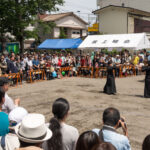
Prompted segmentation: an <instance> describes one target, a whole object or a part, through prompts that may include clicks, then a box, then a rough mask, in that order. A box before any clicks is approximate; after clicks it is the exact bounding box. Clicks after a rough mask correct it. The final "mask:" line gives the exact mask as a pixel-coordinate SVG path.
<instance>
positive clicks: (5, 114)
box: [0, 51, 150, 150]
mask: <svg viewBox="0 0 150 150" xmlns="http://www.w3.org/2000/svg"><path fill="white" fill-rule="evenodd" d="M144 52H145V51H141V52H140V53H138V54H137V55H135V56H133V58H131V56H130V54H129V52H128V51H125V52H124V53H123V54H124V55H116V56H109V55H105V54H103V53H95V54H94V53H92V54H91V56H90V55H89V54H87V55H86V56H81V55H77V56H73V55H70V54H67V55H66V56H65V55H63V54H60V55H56V54H53V55H51V54H47V53H45V54H37V53H35V54H27V53H25V54H24V55H23V56H20V55H15V54H14V53H12V54H11V55H10V56H7V55H5V56H4V55H2V56H1V63H0V67H1V74H6V73H17V72H20V73H22V74H23V75H25V74H26V73H27V72H28V71H29V70H36V69H43V68H46V67H47V66H48V67H49V68H50V67H53V68H54V70H55V69H57V68H60V67H65V66H73V67H80V66H93V67H94V68H96V67H97V66H99V67H101V66H102V65H103V67H104V66H107V63H108V62H109V61H112V62H113V63H114V65H116V66H117V65H119V64H123V63H131V64H133V65H136V66H137V67H138V66H142V65H144V61H145V60H148V59H149V56H148V53H144ZM123 61H124V62H123ZM37 78H38V76H37ZM8 84H9V80H8V78H5V77H0V150H14V149H18V150H19V149H26V150H30V149H35V150H36V149H37V150H39V149H40V148H42V149H44V150H130V149H131V146H130V142H129V139H128V129H127V125H126V123H125V119H124V118H122V117H121V116H120V112H119V110H117V109H116V108H112V107H111V108H110V107H109V108H106V109H105V110H104V112H103V116H102V122H103V127H102V128H99V129H97V128H96V129H91V130H90V131H85V132H83V133H82V134H81V135H79V132H78V130H77V129H76V128H75V127H73V126H70V125H68V124H67V123H66V119H67V118H68V117H69V110H70V104H69V102H68V101H67V100H66V99H64V98H58V99H56V100H55V101H54V103H53V105H52V114H53V117H52V118H50V121H49V123H47V124H46V122H45V117H44V116H43V115H42V114H36V113H28V112H27V110H25V109H24V108H22V107H20V106H19V104H20V99H16V100H12V99H11V98H10V97H9V96H8V94H7V93H6V92H7V91H8ZM118 128H122V131H123V134H119V133H117V129H118ZM149 141H150V136H149V135H148V136H147V137H146V138H145V139H144V141H143V145H142V150H148V149H150V142H149Z"/></svg>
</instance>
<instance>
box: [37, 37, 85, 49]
mask: <svg viewBox="0 0 150 150" xmlns="http://www.w3.org/2000/svg"><path fill="white" fill-rule="evenodd" d="M81 43H82V40H81V39H80V38H78V39H47V40H45V41H44V42H43V43H41V44H40V45H39V46H38V49H76V48H78V46H79V45H80V44H81Z"/></svg>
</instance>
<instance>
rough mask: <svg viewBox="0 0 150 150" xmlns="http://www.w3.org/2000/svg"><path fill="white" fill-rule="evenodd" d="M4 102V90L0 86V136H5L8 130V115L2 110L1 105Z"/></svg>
mask: <svg viewBox="0 0 150 150" xmlns="http://www.w3.org/2000/svg"><path fill="white" fill-rule="evenodd" d="M4 103H5V91H4V90H3V89H2V88H0V136H5V135H6V134H7V133H8V132H9V128H8V127H9V120H8V115H7V114H6V113H4V112H2V105H3V104H4Z"/></svg>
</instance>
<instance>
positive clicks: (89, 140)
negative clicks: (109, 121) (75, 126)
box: [76, 131, 100, 150]
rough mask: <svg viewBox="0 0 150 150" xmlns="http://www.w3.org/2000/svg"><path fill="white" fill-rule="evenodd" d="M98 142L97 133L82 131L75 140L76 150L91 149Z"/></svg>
mask: <svg viewBox="0 0 150 150" xmlns="http://www.w3.org/2000/svg"><path fill="white" fill-rule="evenodd" d="M99 142H100V140H99V137H98V135H97V134H96V133H95V132H93V131H86V132H83V133H82V134H81V135H80V136H79V139H78V141H77V145H76V150H92V148H93V147H94V146H96V145H98V144H99Z"/></svg>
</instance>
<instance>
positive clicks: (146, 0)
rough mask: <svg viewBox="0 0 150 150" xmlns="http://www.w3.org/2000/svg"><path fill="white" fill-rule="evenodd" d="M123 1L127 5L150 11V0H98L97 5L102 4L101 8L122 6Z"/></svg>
mask: <svg viewBox="0 0 150 150" xmlns="http://www.w3.org/2000/svg"><path fill="white" fill-rule="evenodd" d="M122 3H124V6H125V7H131V8H136V9H139V10H143V11H148V12H150V0H97V6H100V8H103V7H106V6H109V5H116V6H122Z"/></svg>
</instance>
